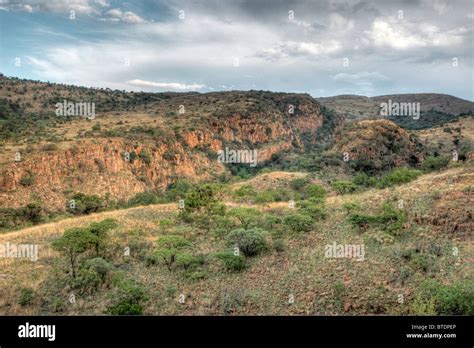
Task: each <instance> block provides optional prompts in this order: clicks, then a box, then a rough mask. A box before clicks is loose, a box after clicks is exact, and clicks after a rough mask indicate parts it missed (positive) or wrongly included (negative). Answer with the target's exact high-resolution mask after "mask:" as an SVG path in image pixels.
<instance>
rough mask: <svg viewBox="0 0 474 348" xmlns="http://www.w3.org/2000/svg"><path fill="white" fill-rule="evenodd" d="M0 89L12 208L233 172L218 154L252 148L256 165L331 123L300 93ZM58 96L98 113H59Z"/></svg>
mask: <svg viewBox="0 0 474 348" xmlns="http://www.w3.org/2000/svg"><path fill="white" fill-rule="evenodd" d="M0 87H1V88H0V98H2V99H0V100H1V103H0V106H1V109H2V110H3V112H2V123H1V127H0V130H1V131H0V133H1V134H2V140H3V141H4V142H5V146H4V150H3V152H2V154H1V157H0V162H1V164H2V166H1V169H0V170H1V173H2V175H1V179H0V190H1V197H2V199H1V202H2V205H3V206H10V207H17V206H22V205H25V204H27V203H28V202H30V201H32V200H35V199H36V200H37V199H40V200H42V201H43V202H45V204H46V205H47V206H48V207H49V208H51V209H64V207H65V204H66V202H67V201H68V198H69V197H70V196H71V195H73V194H74V192H77V191H79V192H83V193H86V194H98V195H100V196H105V195H109V196H110V197H112V198H113V199H116V200H127V199H129V198H131V197H132V196H134V195H135V194H136V193H138V192H142V191H144V190H146V189H154V188H156V189H162V190H164V189H166V188H167V187H168V186H169V185H170V184H172V183H174V182H175V181H176V180H178V179H180V178H187V179H190V180H192V181H206V180H207V181H209V180H212V179H216V178H218V177H219V176H221V175H224V174H225V173H226V172H227V173H228V172H229V169H227V168H226V166H225V165H224V164H223V163H219V162H218V156H217V153H218V151H220V150H225V149H230V150H232V149H233V150H256V151H257V153H258V162H259V163H260V164H261V165H262V164H264V163H265V162H266V161H269V160H271V158H272V156H273V155H275V154H277V153H279V152H281V151H285V150H290V151H291V150H295V149H299V150H303V149H304V148H305V146H306V145H305V144H306V143H314V142H317V141H318V138H321V139H324V138H325V134H321V132H318V131H319V130H321V131H322V130H326V131H327V132H331V126H327V125H326V124H325V123H331V122H333V121H334V120H333V119H327V118H325V116H324V114H323V112H322V111H321V108H320V105H319V104H318V103H317V102H316V101H315V100H314V99H313V98H311V97H310V96H309V95H305V94H287V93H271V92H262V91H249V92H222V93H208V94H198V93H183V94H173V93H125V92H121V91H110V90H93V89H85V88H80V87H73V86H64V85H55V84H48V83H41V82H31V81H26V80H18V79H8V78H3V79H2V85H1V86H0ZM64 100H66V101H67V102H71V101H74V102H81V103H82V102H94V103H96V104H95V113H96V117H94V118H93V119H92V120H91V119H89V118H87V117H82V116H79V117H78V116H60V117H58V116H57V115H55V105H56V103H60V104H62V103H63V102H64ZM331 124H332V123H331ZM17 153H19V154H20V158H21V160H19V161H16V160H15V158H16V157H15V156H16V154H17Z"/></svg>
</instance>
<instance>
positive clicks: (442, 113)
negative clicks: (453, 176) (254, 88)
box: [316, 93, 474, 129]
mask: <svg viewBox="0 0 474 348" xmlns="http://www.w3.org/2000/svg"><path fill="white" fill-rule="evenodd" d="M316 100H317V101H318V102H319V103H321V105H323V106H325V107H327V108H328V109H330V110H334V111H336V112H337V113H338V114H341V115H344V117H346V118H348V119H352V120H354V119H365V118H380V117H381V116H380V106H381V103H388V102H389V100H391V101H392V102H393V103H419V106H420V118H419V119H413V117H406V116H389V117H387V118H388V119H389V120H391V121H393V122H395V123H396V124H398V125H400V126H401V127H404V128H406V129H426V128H431V127H434V126H438V125H441V124H443V123H446V122H448V121H450V120H455V119H456V118H457V117H458V116H459V115H471V116H472V115H473V112H474V103H473V102H471V101H468V100H464V99H460V98H457V97H453V96H450V95H446V94H436V93H418V94H395V95H382V96H376V97H364V96H357V95H340V96H335V97H328V98H317V99H316Z"/></svg>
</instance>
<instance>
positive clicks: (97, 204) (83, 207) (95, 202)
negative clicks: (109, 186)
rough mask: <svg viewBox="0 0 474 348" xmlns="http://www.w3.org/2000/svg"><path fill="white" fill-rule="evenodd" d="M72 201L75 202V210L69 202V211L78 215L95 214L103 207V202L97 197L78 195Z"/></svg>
mask: <svg viewBox="0 0 474 348" xmlns="http://www.w3.org/2000/svg"><path fill="white" fill-rule="evenodd" d="M72 199H73V200H74V208H72V207H71V205H70V202H68V209H69V211H70V212H72V213H73V214H76V215H80V214H91V213H95V212H98V211H99V210H101V209H102V207H103V201H102V199H101V198H100V197H99V196H97V195H86V194H84V193H76V194H75V195H74V196H73V197H72Z"/></svg>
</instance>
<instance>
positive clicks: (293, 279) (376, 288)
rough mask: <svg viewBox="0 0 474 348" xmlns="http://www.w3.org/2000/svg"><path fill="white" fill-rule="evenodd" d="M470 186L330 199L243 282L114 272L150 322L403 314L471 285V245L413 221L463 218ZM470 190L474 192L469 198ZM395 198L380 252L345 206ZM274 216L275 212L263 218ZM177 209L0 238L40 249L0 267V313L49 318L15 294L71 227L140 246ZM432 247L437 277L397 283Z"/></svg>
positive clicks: (191, 232)
mask: <svg viewBox="0 0 474 348" xmlns="http://www.w3.org/2000/svg"><path fill="white" fill-rule="evenodd" d="M254 180H255V179H254ZM473 184H474V174H473V171H472V165H470V166H465V167H459V168H451V169H448V170H446V171H444V172H441V173H431V174H428V175H424V176H422V177H420V178H419V179H417V180H416V181H414V182H411V183H409V184H406V185H403V186H399V187H396V188H389V189H385V190H369V191H366V192H363V193H359V194H354V195H347V196H335V195H330V196H329V197H328V198H327V199H326V205H327V208H328V213H329V216H328V218H327V219H326V220H325V221H323V222H319V223H317V224H316V227H315V229H314V230H313V231H311V232H310V233H308V234H302V235H288V236H286V238H285V241H286V250H285V251H284V252H282V253H277V252H275V251H269V252H267V253H266V254H264V255H262V256H259V257H256V258H253V259H251V260H250V263H251V265H250V267H249V268H248V269H247V270H245V271H244V272H243V273H237V274H230V273H225V272H222V271H220V270H219V269H213V268H211V269H210V270H209V275H208V278H207V279H204V280H200V281H199V280H198V281H191V280H187V279H185V278H183V277H182V276H181V275H179V274H178V273H176V272H171V273H170V272H169V271H168V270H167V269H166V268H164V267H157V266H154V267H151V268H150V267H145V266H144V263H143V262H140V261H131V262H124V264H121V265H117V266H118V267H119V268H121V269H123V270H125V271H126V272H127V273H128V274H129V275H131V276H133V277H134V278H135V279H137V280H140V281H141V282H142V283H143V284H145V286H146V289H147V292H148V295H149V297H150V300H149V301H148V302H147V303H146V305H145V307H146V309H145V314H178V315H180V314H224V313H226V312H227V313H228V312H230V313H235V314H342V313H346V314H370V313H375V314H377V313H392V314H407V313H410V301H411V300H412V298H413V296H414V291H415V289H416V288H417V286H418V285H419V284H420V283H421V282H422V281H423V280H424V279H426V278H427V277H433V278H435V279H438V280H439V281H441V282H444V283H451V282H453V281H456V280H459V279H468V278H469V270H470V262H472V259H473V256H474V248H473V245H472V240H471V238H466V236H465V235H462V234H461V235H456V233H455V234H449V232H448V231H446V229H445V226H444V225H441V226H434V225H419V224H416V223H415V222H414V216H415V215H416V213H417V212H423V213H424V214H431V213H433V212H434V211H438V210H439V209H442V208H443V207H444V206H445V205H446V204H448V205H450V206H449V207H448V208H449V209H451V208H450V207H452V210H450V211H451V213H452V214H451V215H452V218H453V219H455V218H456V213H459V210H461V213H462V212H466V211H468V210H469V209H472V207H469V205H468V204H466V202H465V199H466V196H467V195H468V194H471V195H472V185H473ZM434 187H435V188H436V190H433V188H434ZM466 187H471V191H470V193H469V191H467V190H466ZM398 199H404V201H405V207H406V209H407V211H408V214H409V216H410V219H409V223H408V224H407V226H405V228H404V230H403V233H402V235H401V236H398V237H396V238H395V241H394V243H393V244H379V243H376V242H374V241H373V239H372V238H371V237H370V236H371V235H372V234H373V233H376V231H373V230H371V231H367V232H365V233H361V232H358V231H357V230H355V229H353V228H352V227H351V226H350V225H349V223H348V222H347V221H346V217H347V212H346V211H345V209H344V208H343V204H344V203H348V202H353V203H358V204H360V206H361V211H363V212H365V213H369V214H373V213H374V211H375V210H376V209H377V207H379V206H380V205H381V204H382V203H383V202H384V201H387V200H392V201H397V200H398ZM274 205H276V206H282V205H285V204H284V203H275V204H274ZM263 208H264V207H262V209H263ZM269 208H272V207H271V206H270V207H265V208H264V209H269ZM456 209H457V210H456ZM175 210H176V206H175V205H153V206H146V207H136V208H131V209H125V210H119V211H113V212H104V213H99V214H94V215H90V216H84V217H78V218H71V219H67V220H63V221H59V222H56V223H50V224H45V225H41V226H36V227H32V228H27V229H24V230H21V231H17V232H12V233H6V234H3V235H0V243H6V242H7V241H8V242H10V243H38V244H40V259H39V261H38V262H36V263H32V262H29V261H20V260H15V261H12V262H10V263H8V264H5V267H2V271H1V272H0V282H1V284H2V285H1V286H0V314H35V313H43V314H46V313H45V312H42V311H41V310H40V309H39V308H37V307H36V306H35V305H34V304H33V305H32V306H27V307H21V306H19V305H18V304H17V303H18V298H19V289H20V288H21V287H32V288H36V287H37V286H38V285H39V284H40V283H41V282H42V281H43V280H44V279H46V278H47V276H48V274H49V273H50V272H51V271H52V269H53V267H52V266H53V265H54V264H56V263H57V261H58V259H57V255H56V254H55V253H53V252H51V251H50V250H49V247H48V245H49V243H50V242H51V241H52V240H53V239H54V238H55V237H57V236H59V235H61V233H62V232H63V231H64V230H65V229H66V228H70V227H75V226H85V225H87V224H89V223H90V222H91V221H99V220H102V219H104V218H109V217H112V218H115V219H117V220H118V222H119V224H120V227H119V228H118V230H116V231H115V232H114V234H113V243H119V245H123V243H124V242H126V241H127V240H128V239H129V238H131V236H132V234H133V232H131V231H133V230H136V229H142V230H143V231H145V232H144V234H142V235H141V237H140V238H142V239H143V240H148V241H150V242H151V241H153V240H156V238H157V237H158V236H160V235H163V234H166V233H169V230H168V229H167V228H163V227H160V224H159V222H160V221H162V220H164V219H167V218H170V217H172V216H174V215H175V214H176V213H175ZM173 233H175V232H173ZM180 233H182V234H183V235H184V236H186V238H188V239H190V240H192V241H193V243H194V244H195V245H196V247H197V249H198V250H200V251H202V252H206V253H208V252H212V251H217V250H222V248H223V244H222V241H221V240H219V238H214V237H212V236H210V235H207V234H206V233H204V232H203V231H199V230H196V229H189V228H188V229H186V228H183V229H182V230H181V232H180ZM334 241H335V242H337V243H338V244H339V243H341V244H345V243H347V244H360V243H365V246H366V251H365V254H366V255H365V261H363V262H356V261H355V260H349V259H327V258H325V257H324V246H325V245H327V244H331V243H332V242H334ZM433 244H437V245H440V246H441V248H442V250H443V255H442V256H440V257H438V258H437V259H436V263H437V268H438V269H437V271H436V272H434V273H430V274H425V273H423V272H413V273H412V274H410V275H409V277H408V278H407V279H406V280H405V282H404V284H402V283H401V281H400V279H399V278H400V268H401V267H402V266H403V261H402V260H401V259H400V258H399V257H397V251H399V250H402V249H407V248H410V247H414V246H420V245H422V246H429V245H433ZM453 246H456V247H458V248H459V250H460V257H459V258H457V257H454V256H453V255H452V253H451V250H452V248H453ZM179 294H185V295H186V302H185V304H180V303H179V302H178V296H179ZM399 294H403V295H404V296H405V302H404V304H399V303H398V302H397V296H398V295H399ZM290 295H293V296H294V299H295V302H294V303H293V304H291V305H289V304H288V299H289V297H290ZM64 296H67V291H65V293H64ZM109 302H110V291H108V290H107V289H102V290H100V291H99V292H98V293H97V294H96V295H94V296H88V295H84V296H78V300H77V302H76V304H75V305H70V306H67V307H66V309H65V314H94V313H96V314H100V313H103V311H104V308H105V306H106V305H107V304H108V303H109ZM49 314H51V313H49Z"/></svg>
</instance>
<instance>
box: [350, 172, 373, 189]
mask: <svg viewBox="0 0 474 348" xmlns="http://www.w3.org/2000/svg"><path fill="white" fill-rule="evenodd" d="M352 182H353V183H354V184H355V185H358V186H362V187H375V186H376V185H377V179H376V178H374V177H373V176H369V175H367V174H366V173H364V172H361V173H359V174H357V175H356V176H355V177H354V178H353V179H352Z"/></svg>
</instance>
